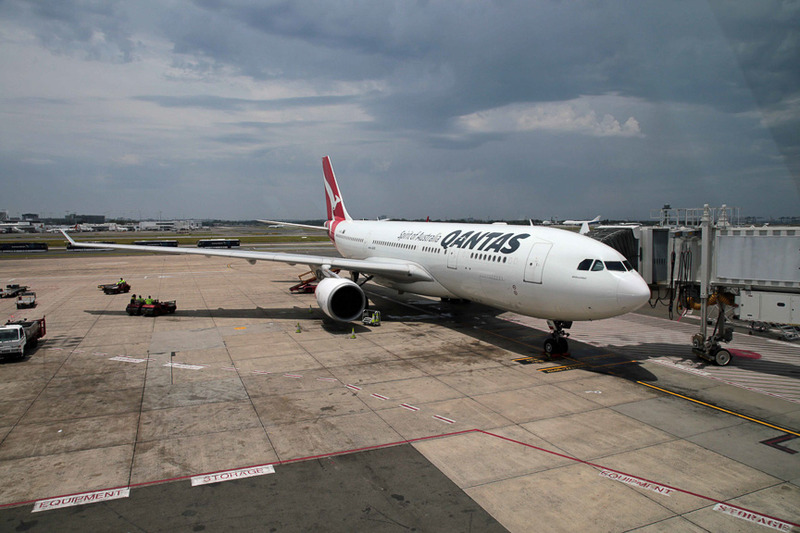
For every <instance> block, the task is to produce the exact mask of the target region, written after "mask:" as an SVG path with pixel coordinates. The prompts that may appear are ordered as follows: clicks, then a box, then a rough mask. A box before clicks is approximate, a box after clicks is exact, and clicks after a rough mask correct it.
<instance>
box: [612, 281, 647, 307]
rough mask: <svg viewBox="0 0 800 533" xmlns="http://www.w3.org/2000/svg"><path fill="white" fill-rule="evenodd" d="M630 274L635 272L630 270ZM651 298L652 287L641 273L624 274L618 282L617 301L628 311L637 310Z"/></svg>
mask: <svg viewBox="0 0 800 533" xmlns="http://www.w3.org/2000/svg"><path fill="white" fill-rule="evenodd" d="M629 274H634V273H633V272H630V273H629ZM649 299H650V287H648V286H647V283H645V281H644V279H642V277H641V276H639V275H628V276H624V277H623V278H622V279H620V280H619V284H617V303H618V304H619V305H620V307H622V308H623V309H624V310H625V311H626V312H629V311H635V310H636V309H639V308H640V307H641V306H643V305H644V304H645V303H646V302H647V301H648V300H649Z"/></svg>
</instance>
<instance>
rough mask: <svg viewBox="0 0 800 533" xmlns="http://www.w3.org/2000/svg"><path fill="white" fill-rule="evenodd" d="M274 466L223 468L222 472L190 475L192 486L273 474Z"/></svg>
mask: <svg viewBox="0 0 800 533" xmlns="http://www.w3.org/2000/svg"><path fill="white" fill-rule="evenodd" d="M274 473H275V467H274V466H272V465H264V466H254V467H251V468H237V469H236V470H225V471H222V472H214V473H212V474H203V475H200V476H194V477H192V487H197V486H198V485H208V484H209V483H219V482H221V481H231V480H234V479H242V478H246V477H255V476H264V475H267V474H274Z"/></svg>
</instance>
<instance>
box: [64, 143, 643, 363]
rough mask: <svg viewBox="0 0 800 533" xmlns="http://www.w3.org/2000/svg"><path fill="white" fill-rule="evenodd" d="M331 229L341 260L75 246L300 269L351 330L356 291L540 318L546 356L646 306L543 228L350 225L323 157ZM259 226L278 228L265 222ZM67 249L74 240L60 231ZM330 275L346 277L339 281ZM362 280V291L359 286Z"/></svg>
mask: <svg viewBox="0 0 800 533" xmlns="http://www.w3.org/2000/svg"><path fill="white" fill-rule="evenodd" d="M322 167H323V176H324V185H325V193H326V206H327V221H326V222H325V224H324V226H311V225H304V224H292V223H288V222H282V224H285V225H287V226H289V225H294V226H299V227H305V228H313V229H321V230H324V231H326V232H327V233H328V236H329V238H330V239H331V240H332V241H333V244H334V246H335V247H336V249H337V250H338V252H339V253H340V254H341V256H342V257H326V256H316V255H306V254H292V253H278V252H257V251H244V250H212V249H207V248H204V249H193V248H171V247H160V246H136V245H122V244H105V243H103V244H91V243H80V245H81V246H85V247H90V248H91V247H94V248H114V249H124V250H135V251H150V252H156V253H173V254H176V253H177V254H197V255H205V256H220V257H228V258H240V259H244V260H246V261H248V262H250V263H251V264H255V262H256V261H279V262H284V263H289V264H305V265H308V266H309V267H311V269H312V270H313V271H314V272H315V274H316V276H317V279H318V280H319V282H318V284H317V288H316V291H315V294H316V299H317V303H318V304H319V306H320V308H321V309H322V311H323V312H324V313H325V314H326V315H327V316H328V317H330V318H332V319H334V320H336V321H341V322H351V321H354V320H357V319H360V318H361V316H362V313H363V311H364V309H365V308H366V307H367V297H366V295H365V293H364V290H363V289H362V285H363V284H364V283H366V282H367V281H370V280H372V281H374V282H375V283H378V284H380V285H383V286H386V287H390V288H392V289H395V290H397V291H399V292H400V293H404V292H409V293H414V294H420V295H424V296H432V297H439V298H445V299H455V300H468V301H475V302H478V303H482V304H485V305H488V306H491V307H495V308H497V309H501V310H503V311H512V312H515V313H519V314H521V315H527V316H531V317H537V318H542V319H546V320H547V322H548V325H549V327H550V330H551V334H550V335H549V337H548V338H547V339H546V340H545V341H544V352H545V353H546V354H547V355H550V354H555V353H567V352H568V350H569V346H568V342H567V337H568V336H569V333H567V332H565V331H564V330H565V329H570V328H571V326H572V322H573V321H585V320H597V319H603V318H610V317H614V316H618V315H622V314H624V313H628V312H631V311H634V310H636V309H638V308H639V307H641V306H642V305H644V303H645V302H647V301H648V299H649V298H650V289H649V287H648V286H647V283H645V281H644V279H642V277H641V276H640V275H639V273H638V272H636V270H634V269H633V267H632V266H631V265H630V263H629V262H628V261H627V260H626V259H625V257H624V256H623V255H622V254H620V253H619V252H617V251H616V250H614V249H613V248H611V247H609V246H607V245H605V244H603V243H601V242H599V241H596V240H594V239H591V238H589V237H586V236H583V235H579V234H576V233H574V232H570V231H567V230H561V229H556V228H547V227H541V226H513V225H487V224H467V223H463V224H462V223H449V222H400V221H373V220H355V219H353V218H352V217H351V216H350V214H349V213H348V211H347V208H346V207H345V204H344V199H343V196H342V194H341V191H340V189H339V186H338V183H337V181H336V177H335V175H334V173H333V167H332V165H331V162H330V158H329V157H327V156H326V157H324V158H323V159H322ZM262 222H264V223H275V221H269V220H265V221H262ZM63 233H64V236H65V237H66V238H67V239H68V240H69V241H70V242H72V243H73V244H78V243H75V241H73V240H72V238H71V237H70V236H69V235H68V234H67V232H66V231H64V232H63ZM335 270H343V271H348V272H350V273H351V274H350V276H349V278H348V277H344V276H340V275H339V274H337V273H336V272H335ZM362 275H363V276H364V279H363V281H362V282H361V283H358V281H359V277H360V276H362Z"/></svg>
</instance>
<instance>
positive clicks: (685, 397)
mask: <svg viewBox="0 0 800 533" xmlns="http://www.w3.org/2000/svg"><path fill="white" fill-rule="evenodd" d="M636 383H638V384H639V385H644V386H645V387H650V388H651V389H656V390H660V391H661V392H666V393H667V394H671V395H672V396H677V397H678V398H683V399H684V400H689V401H690V402H694V403H697V404H700V405H705V406H706V407H710V408H712V409H716V410H717V411H722V412H723V413H728V414H729V415H733V416H738V417H739V418H744V419H745V420H749V421H750V422H755V423H756V424H761V425H762V426H767V427H771V428H772V429H777V430H778V431H783V432H784V433H789V434H790V435H795V436H797V437H800V433H797V432H795V431H791V430H789V429H786V428H782V427H780V426H776V425H774V424H770V423H769V422H764V421H763V420H759V419H757V418H752V417H749V416H746V415H743V414H741V413H737V412H735V411H729V410H728V409H723V408H722V407H717V406H716V405H712V404H710V403H706V402H702V401H700V400H695V399H694V398H689V397H688V396H684V395H682V394H678V393H677V392H672V391H669V390H667V389H662V388H661V387H656V386H655V385H650V384H649V383H645V382H644V381H637V382H636Z"/></svg>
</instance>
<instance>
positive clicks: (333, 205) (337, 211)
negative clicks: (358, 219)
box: [322, 155, 353, 221]
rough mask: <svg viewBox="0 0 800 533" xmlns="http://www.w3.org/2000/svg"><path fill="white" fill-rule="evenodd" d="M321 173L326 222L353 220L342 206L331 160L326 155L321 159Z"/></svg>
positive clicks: (342, 201)
mask: <svg viewBox="0 0 800 533" xmlns="http://www.w3.org/2000/svg"><path fill="white" fill-rule="evenodd" d="M322 172H323V173H324V174H325V202H326V204H327V208H328V220H331V221H335V220H353V218H352V217H351V216H350V214H349V213H348V212H347V209H346V208H345V206H344V199H343V198H342V193H341V192H339V185H338V184H337V183H336V176H335V175H334V174H333V167H332V166H331V159H330V157H328V156H327V155H326V156H325V157H323V158H322Z"/></svg>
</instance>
